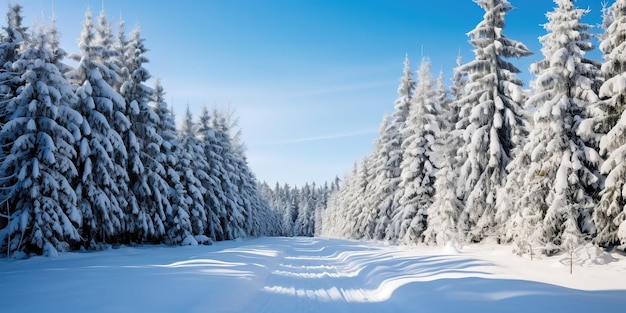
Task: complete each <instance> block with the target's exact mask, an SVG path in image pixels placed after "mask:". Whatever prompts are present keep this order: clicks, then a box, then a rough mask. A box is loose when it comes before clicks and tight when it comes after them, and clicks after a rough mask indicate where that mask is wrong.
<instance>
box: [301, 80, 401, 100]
mask: <svg viewBox="0 0 626 313" xmlns="http://www.w3.org/2000/svg"><path fill="white" fill-rule="evenodd" d="M390 84H391V83H390V82H389V81H378V82H366V83H361V84H348V85H341V86H335V87H328V88H320V89H313V90H304V91H299V92H296V93H292V94H289V97H303V96H319V95H328V94H335V93H341V92H349V91H357V90H364V89H370V88H378V87H386V86H389V85H390Z"/></svg>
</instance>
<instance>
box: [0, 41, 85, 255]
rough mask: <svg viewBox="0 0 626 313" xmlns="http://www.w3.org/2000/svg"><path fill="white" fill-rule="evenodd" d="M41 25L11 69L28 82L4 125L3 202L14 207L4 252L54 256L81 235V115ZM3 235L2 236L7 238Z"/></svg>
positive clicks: (21, 90)
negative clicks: (77, 181)
mask: <svg viewBox="0 0 626 313" xmlns="http://www.w3.org/2000/svg"><path fill="white" fill-rule="evenodd" d="M47 39H48V38H47V37H46V36H45V34H44V32H43V30H40V31H38V32H37V33H36V34H35V36H34V38H32V39H31V41H29V43H28V45H27V46H26V47H25V49H24V50H23V51H20V53H19V55H20V57H19V59H17V60H16V61H15V62H13V63H12V69H11V70H12V71H13V72H14V73H16V74H17V75H19V77H20V79H21V80H22V81H23V82H24V85H23V86H22V87H21V88H19V89H18V94H17V95H16V97H14V98H12V99H11V106H12V107H13V108H14V109H15V111H13V112H12V114H11V115H10V120H9V121H8V122H7V124H6V125H4V127H3V128H2V131H1V132H0V138H1V139H2V143H3V145H6V146H10V147H11V149H10V151H9V154H8V155H7V157H6V158H4V159H3V161H2V163H1V165H0V170H1V172H2V176H3V177H2V179H0V182H1V183H2V185H3V186H2V190H8V191H9V193H8V194H7V195H6V197H7V198H5V199H3V200H4V201H2V203H5V201H6V202H7V205H8V206H10V207H12V208H13V210H12V218H11V220H12V221H11V224H9V225H8V229H7V232H3V234H5V233H6V234H8V235H9V237H8V238H10V241H8V242H7V245H6V249H5V251H7V252H9V253H11V254H14V252H16V251H22V252H26V253H36V254H41V253H44V254H46V255H56V253H57V251H65V250H69V249H70V247H71V245H75V244H77V243H78V242H79V241H80V240H81V235H80V232H79V230H80V226H81V223H82V219H81V214H80V212H79V210H78V208H77V207H76V193H75V191H74V189H73V188H72V186H71V180H72V179H73V178H74V177H76V176H77V174H78V172H77V169H76V167H75V166H74V163H73V158H74V157H75V156H76V150H75V149H74V142H75V141H76V140H77V139H79V138H80V132H79V131H78V125H79V124H80V123H81V122H82V118H81V116H80V115H79V114H78V113H77V112H76V111H74V110H73V109H72V108H71V106H72V105H73V104H74V103H76V100H77V98H76V96H75V95H74V93H73V91H72V89H71V87H70V85H69V83H68V82H67V80H66V79H65V77H63V75H62V74H61V73H60V71H59V69H58V68H57V66H56V64H55V62H56V61H57V60H56V59H55V55H54V53H53V51H52V50H51V47H50V44H49V42H48V40H47ZM3 241H4V238H0V242H3Z"/></svg>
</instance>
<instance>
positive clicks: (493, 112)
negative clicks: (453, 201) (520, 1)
mask: <svg viewBox="0 0 626 313" xmlns="http://www.w3.org/2000/svg"><path fill="white" fill-rule="evenodd" d="M474 2H476V4H478V5H479V6H480V7H481V8H483V10H485V14H484V15H483V20H482V21H481V22H480V23H478V25H477V26H476V28H474V29H473V30H472V31H471V32H469V36H470V40H469V42H470V44H471V45H472V46H474V47H475V48H476V49H475V50H474V53H475V56H476V58H475V59H474V60H473V61H471V62H469V63H467V64H465V65H463V66H461V68H460V69H459V70H460V71H462V72H465V73H467V75H468V81H467V85H466V86H465V90H464V97H463V98H462V100H461V102H460V106H461V111H460V115H461V116H460V117H461V119H462V120H464V122H463V123H459V124H457V125H459V126H461V127H464V128H463V130H464V134H463V138H464V142H465V143H464V146H463V148H462V150H463V151H462V153H461V157H462V158H463V160H462V162H461V168H460V177H459V181H461V182H463V184H462V185H461V188H460V191H461V194H462V195H463V200H464V202H465V210H464V211H463V214H462V215H461V217H460V226H461V230H463V231H466V232H468V239H469V240H473V241H475V240H481V239H483V238H484V237H486V236H487V235H489V234H490V233H491V231H492V228H493V227H494V217H495V202H496V201H495V200H496V192H497V190H498V189H499V188H500V187H502V186H503V185H504V183H505V181H506V177H507V170H506V166H507V165H508V164H509V162H510V161H511V159H512V158H513V153H514V149H515V148H516V147H518V146H520V145H521V144H523V142H524V139H525V137H526V134H527V131H526V113H525V112H524V110H523V109H522V106H521V103H523V102H524V100H525V95H524V92H523V91H522V88H521V87H522V85H523V83H522V81H521V80H520V79H519V78H517V77H516V74H517V73H519V70H518V69H517V68H516V67H515V66H514V65H513V64H512V63H510V62H509V61H507V60H506V58H519V57H523V56H527V55H530V54H531V52H530V51H529V50H528V49H527V48H526V46H525V45H524V44H522V43H521V42H518V41H515V40H513V39H510V38H508V37H506V36H505V35H504V34H503V32H502V30H503V29H504V27H505V23H504V17H505V14H506V13H508V12H509V11H511V10H512V9H513V7H512V6H511V4H510V3H509V2H508V1H507V0H474Z"/></svg>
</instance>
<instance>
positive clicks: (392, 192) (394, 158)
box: [374, 55, 416, 239]
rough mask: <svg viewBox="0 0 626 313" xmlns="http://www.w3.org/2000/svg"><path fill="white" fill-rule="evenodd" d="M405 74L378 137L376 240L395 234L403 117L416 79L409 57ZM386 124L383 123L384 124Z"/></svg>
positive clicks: (407, 108)
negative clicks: (394, 225)
mask: <svg viewBox="0 0 626 313" xmlns="http://www.w3.org/2000/svg"><path fill="white" fill-rule="evenodd" d="M403 73H404V75H403V76H402V77H401V78H400V86H399V87H398V98H397V99H396V101H395V102H394V108H395V111H394V112H393V114H392V115H391V119H390V120H389V122H388V124H387V126H386V128H385V130H384V132H380V133H381V134H382V133H384V136H383V137H384V138H380V150H379V151H377V153H376V154H377V155H376V156H375V157H376V160H375V161H374V162H375V163H378V167H379V170H380V172H377V173H378V176H377V178H376V180H375V181H376V182H375V183H376V187H377V188H376V189H377V191H376V192H377V193H378V194H379V195H380V196H381V197H380V198H379V199H378V201H376V202H374V205H375V206H376V208H377V210H378V212H379V218H378V221H377V223H376V228H375V230H374V233H375V234H376V237H378V238H377V239H383V238H386V239H390V238H389V237H388V236H387V235H388V234H389V235H391V234H392V233H394V230H393V225H392V224H391V219H392V217H393V214H394V212H395V210H396V209H397V208H398V207H399V198H398V197H397V196H396V195H397V192H396V191H397V190H398V185H399V184H400V181H401V178H400V174H401V170H400V164H401V163H402V141H403V139H402V134H401V130H402V129H404V127H405V124H406V120H407V118H408V116H409V109H410V103H411V101H412V100H411V99H412V98H413V95H414V93H415V85H416V84H415V81H414V80H413V71H412V70H411V63H410V61H409V56H408V55H407V56H406V57H405V59H404V70H403ZM384 124H386V123H383V125H384Z"/></svg>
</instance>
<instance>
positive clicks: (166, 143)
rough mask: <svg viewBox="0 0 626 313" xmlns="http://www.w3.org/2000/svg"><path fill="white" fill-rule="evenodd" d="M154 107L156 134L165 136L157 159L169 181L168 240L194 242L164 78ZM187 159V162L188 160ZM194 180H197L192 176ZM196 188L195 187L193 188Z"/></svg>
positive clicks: (190, 201)
mask: <svg viewBox="0 0 626 313" xmlns="http://www.w3.org/2000/svg"><path fill="white" fill-rule="evenodd" d="M152 96H153V105H154V107H153V109H154V112H155V113H156V115H157V116H158V125H157V126H156V127H155V131H156V133H157V135H158V136H159V137H160V138H161V139H162V141H161V144H160V145H159V149H160V153H158V154H157V158H156V159H155V161H156V162H158V163H159V164H161V165H162V166H163V172H164V173H163V174H164V178H165V181H166V183H167V185H168V191H167V193H166V196H167V199H168V202H169V203H170V208H169V210H167V208H166V210H165V215H166V221H165V223H166V227H165V228H166V230H167V235H166V237H165V242H166V243H168V244H175V245H176V244H181V243H183V242H184V241H187V242H191V243H192V241H191V238H193V237H192V235H193V234H192V233H193V231H192V227H191V220H190V216H189V207H190V206H191V205H193V202H194V201H193V198H192V196H190V195H189V192H188V190H187V188H186V183H187V182H188V181H187V180H186V179H183V178H182V177H181V173H179V172H178V171H177V167H179V166H180V165H179V164H181V163H183V162H184V161H182V160H181V159H182V158H181V156H180V154H181V152H180V149H179V144H180V143H179V141H178V136H177V134H176V123H175V121H174V115H173V114H172V111H171V110H170V108H169V107H168V105H167V103H166V102H165V99H164V96H165V92H164V90H163V86H162V85H161V81H160V80H159V79H156V81H155V87H154V93H153V95H152ZM185 163H186V162H185ZM191 181H197V179H195V178H193V179H191ZM190 189H192V190H193V188H190Z"/></svg>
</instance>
